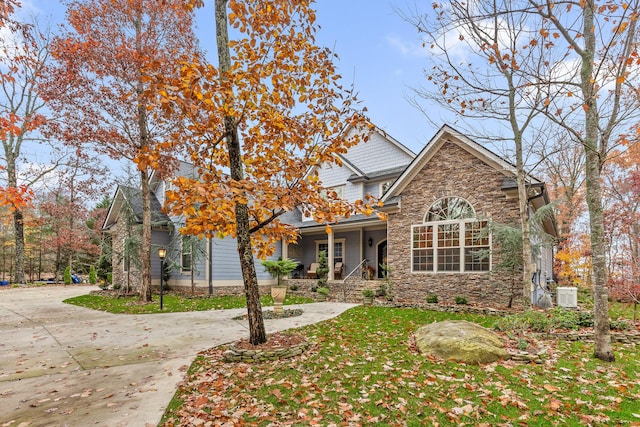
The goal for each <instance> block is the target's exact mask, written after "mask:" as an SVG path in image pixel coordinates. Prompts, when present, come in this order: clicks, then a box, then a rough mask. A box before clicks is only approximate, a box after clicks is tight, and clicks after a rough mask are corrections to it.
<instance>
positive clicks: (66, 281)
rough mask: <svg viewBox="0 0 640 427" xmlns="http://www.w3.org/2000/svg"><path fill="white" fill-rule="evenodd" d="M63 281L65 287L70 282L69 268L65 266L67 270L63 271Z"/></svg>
mask: <svg viewBox="0 0 640 427" xmlns="http://www.w3.org/2000/svg"><path fill="white" fill-rule="evenodd" d="M63 281H64V284H65V285H70V284H71V282H72V279H71V266H67V268H65V269H64V276H63Z"/></svg>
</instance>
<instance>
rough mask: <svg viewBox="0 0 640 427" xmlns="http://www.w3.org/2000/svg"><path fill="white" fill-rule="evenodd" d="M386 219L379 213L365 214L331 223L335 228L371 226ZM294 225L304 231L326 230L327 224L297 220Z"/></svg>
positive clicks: (382, 222)
mask: <svg viewBox="0 0 640 427" xmlns="http://www.w3.org/2000/svg"><path fill="white" fill-rule="evenodd" d="M385 223H386V221H383V220H381V219H380V218H378V217H377V215H370V216H366V215H364V214H357V215H352V216H350V217H349V218H344V219H342V220H340V221H339V222H337V223H332V224H330V225H331V226H332V227H333V228H334V229H340V228H353V227H358V226H369V225H376V224H385ZM291 225H293V226H294V227H296V228H297V229H299V230H300V231H301V232H304V231H311V230H313V231H316V230H324V228H325V224H318V223H317V222H315V221H313V220H310V221H300V220H298V221H295V222H293V223H291Z"/></svg>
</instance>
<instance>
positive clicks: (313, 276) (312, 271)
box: [307, 262, 320, 279]
mask: <svg viewBox="0 0 640 427" xmlns="http://www.w3.org/2000/svg"><path fill="white" fill-rule="evenodd" d="M319 266H320V264H318V263H317V262H313V263H311V265H310V266H309V270H307V278H309V279H317V278H318V273H317V271H316V270H317V269H318V267H319Z"/></svg>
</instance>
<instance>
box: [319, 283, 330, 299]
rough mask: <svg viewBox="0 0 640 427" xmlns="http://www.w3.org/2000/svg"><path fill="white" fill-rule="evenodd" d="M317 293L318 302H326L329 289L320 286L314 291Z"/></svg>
mask: <svg viewBox="0 0 640 427" xmlns="http://www.w3.org/2000/svg"><path fill="white" fill-rule="evenodd" d="M316 292H317V293H318V301H326V300H327V296H329V288H327V287H326V286H320V287H319V288H318V290H317V291H316Z"/></svg>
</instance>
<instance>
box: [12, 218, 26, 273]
mask: <svg viewBox="0 0 640 427" xmlns="http://www.w3.org/2000/svg"><path fill="white" fill-rule="evenodd" d="M13 224H14V231H15V239H16V241H15V243H16V265H15V270H14V276H13V282H14V283H24V216H23V215H22V210H21V209H18V208H16V209H15V210H14V212H13Z"/></svg>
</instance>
